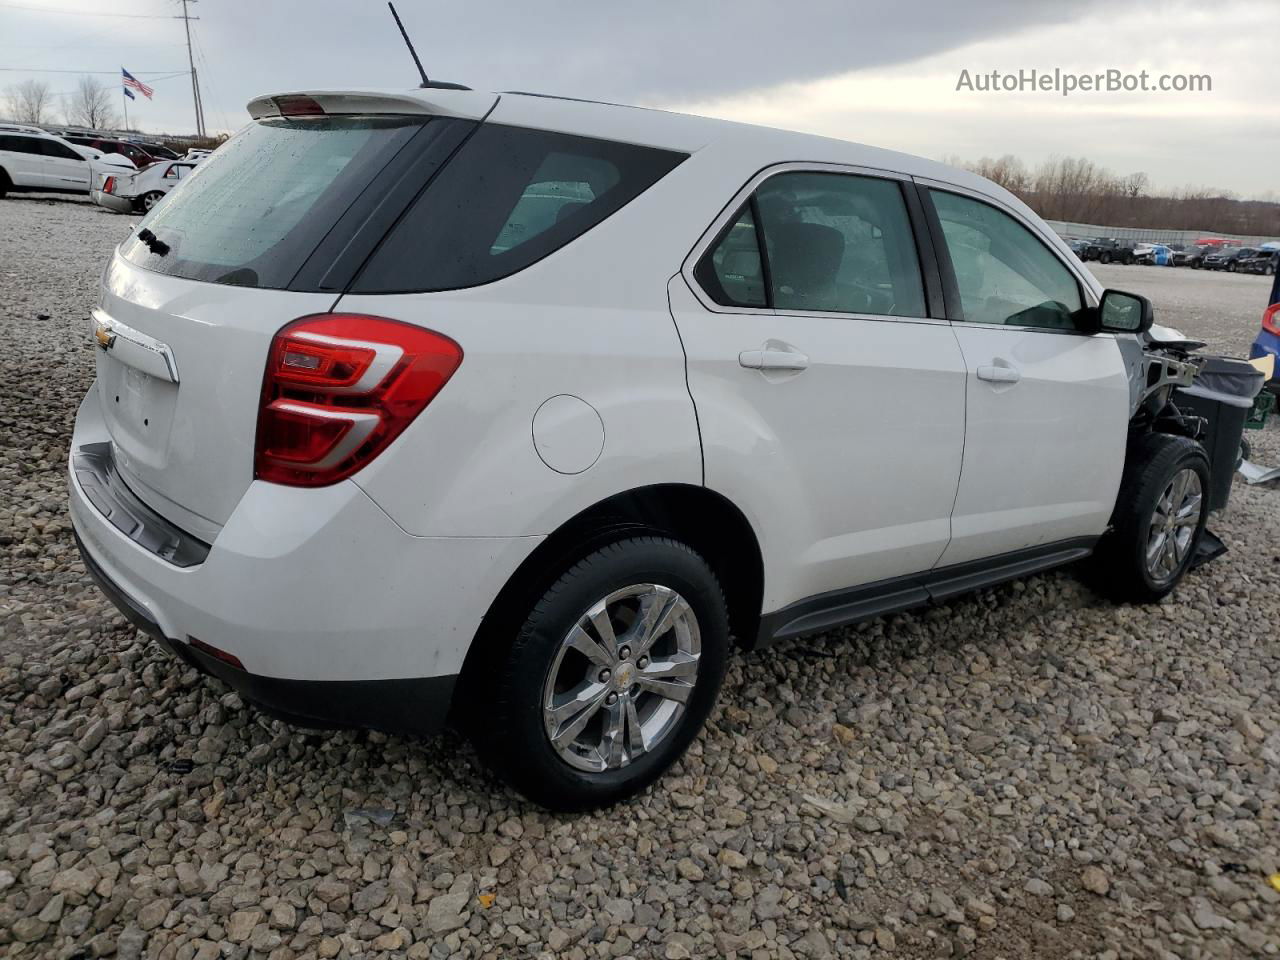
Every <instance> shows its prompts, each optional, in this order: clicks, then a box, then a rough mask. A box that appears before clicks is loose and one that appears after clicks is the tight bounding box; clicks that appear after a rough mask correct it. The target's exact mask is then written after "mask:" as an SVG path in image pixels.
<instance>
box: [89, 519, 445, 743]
mask: <svg viewBox="0 0 1280 960" xmlns="http://www.w3.org/2000/svg"><path fill="white" fill-rule="evenodd" d="M76 546H77V547H79V549H80V557H81V559H82V560H84V566H85V569H86V570H88V571H89V575H90V576H91V577H93V579H94V581H95V582H96V583H97V584H98V587H99V588H100V589H101V590H102V592H103V593H104V594H106V596H107V599H109V600H110V601H111V602H112V603H113V604H115V606H116V609H118V610H119V611H120V612H121V613H122V614H123V615H124V616H125V617H126V618H127V619H128V620H129V621H130V622H131V623H133V625H134V626H136V627H137V628H138V629H140V630H142V631H143V632H145V633H147V634H149V635H150V636H151V637H152V639H154V640H155V641H156V642H157V643H159V644H160V646H162V647H164V648H165V649H166V650H167V651H168V652H169V653H171V654H172V655H173V656H175V657H177V658H178V659H179V660H182V661H184V662H185V663H187V664H188V665H190V666H192V667H195V668H196V669H197V670H199V671H200V672H201V673H203V674H205V675H206V676H210V677H216V678H217V679H219V680H221V681H222V682H223V683H225V684H227V686H229V687H231V688H232V689H233V690H235V691H236V692H237V693H239V694H240V695H241V696H242V697H244V698H245V699H246V700H247V701H249V702H250V703H252V704H254V705H255V706H257V707H259V708H261V709H262V710H264V711H265V712H267V713H269V714H271V715H272V716H275V717H279V718H280V719H281V720H285V721H287V722H289V723H293V724H297V725H298V726H303V727H320V728H327V729H335V728H336V729H341V728H347V727H356V728H369V729H372V730H385V731H387V732H389V733H409V734H419V735H422V736H428V735H430V734H433V733H438V732H439V731H440V730H441V729H443V727H444V725H445V722H446V721H447V720H448V716H449V708H450V705H451V704H452V702H453V688H454V686H455V684H456V683H457V679H458V678H457V676H456V675H450V676H442V677H421V678H417V679H403V680H285V679H280V678H278V677H263V676H259V675H257V674H253V673H249V672H248V671H247V670H240V669H237V668H236V667H235V666H234V665H232V664H230V663H226V662H224V661H222V660H219V659H218V658H216V657H214V656H211V655H210V654H208V653H205V652H204V651H203V650H200V649H197V648H196V647H194V646H192V645H191V644H190V643H185V642H183V641H181V640H173V639H170V638H169V637H166V636H165V635H164V631H163V630H161V629H160V625H159V624H158V623H156V622H155V621H154V620H152V619H150V616H149V615H148V613H147V611H146V610H145V609H143V608H142V607H141V606H140V605H139V604H138V603H137V602H135V601H134V600H133V599H132V598H130V597H129V596H128V595H127V594H125V593H124V592H123V591H122V590H121V589H120V588H119V587H118V586H116V584H115V583H114V582H113V581H112V580H111V578H110V577H108V576H107V574H106V573H105V572H104V571H103V569H102V568H101V567H100V566H98V564H97V562H96V561H95V560H94V559H93V555H92V554H90V553H89V551H88V550H87V549H85V546H84V542H83V541H82V540H81V539H80V535H79V534H78V533H77V534H76Z"/></svg>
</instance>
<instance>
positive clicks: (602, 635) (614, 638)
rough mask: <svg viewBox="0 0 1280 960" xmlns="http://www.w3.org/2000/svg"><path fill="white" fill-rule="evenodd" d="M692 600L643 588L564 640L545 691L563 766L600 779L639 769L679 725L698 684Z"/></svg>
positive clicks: (608, 604)
mask: <svg viewBox="0 0 1280 960" xmlns="http://www.w3.org/2000/svg"><path fill="white" fill-rule="evenodd" d="M700 656H701V637H700V634H699V630H698V621H697V617H696V616H695V615H694V613H693V609H692V608H691V607H690V606H689V603H688V601H686V600H685V599H684V597H682V596H681V595H680V594H679V593H677V592H676V591H675V590H672V589H671V588H670V587H666V586H663V585H662V584H657V583H638V584H632V585H630V586H626V587H623V588H621V589H619V590H615V591H613V592H612V593H610V594H609V595H608V596H606V597H603V598H602V599H600V600H597V601H596V602H595V603H594V604H592V605H591V607H589V608H588V609H587V611H586V613H584V614H583V615H582V616H581V617H580V618H579V619H578V622H577V623H576V624H575V625H574V626H573V628H572V629H571V630H570V631H569V632H568V634H566V635H565V637H564V639H563V640H562V641H561V642H560V645H559V647H558V648H557V650H556V654H555V657H554V659H553V660H552V663H551V667H550V669H549V670H548V671H547V678H546V681H545V683H544V685H543V710H542V715H543V728H544V730H545V731H546V736H547V739H548V741H550V743H551V746H552V747H553V748H554V749H555V751H556V753H557V754H558V755H559V756H560V758H561V759H562V760H564V762H565V763H567V764H569V765H570V766H572V767H574V768H576V769H578V770H584V771H588V772H591V773H601V772H603V771H606V770H613V769H618V768H621V767H624V766H626V765H628V764H630V763H634V762H635V761H636V760H638V759H640V758H641V757H642V756H644V755H645V754H646V753H648V752H650V751H651V750H653V749H654V747H656V746H657V745H658V744H659V743H660V742H661V741H663V740H664V739H665V738H666V737H667V736H669V735H670V734H671V732H672V731H673V730H674V729H675V728H676V727H677V726H678V724H679V722H680V719H681V717H682V716H683V715H684V712H685V707H686V704H687V703H688V702H689V698H690V696H691V695H692V694H693V690H694V686H695V685H696V684H697V680H698V661H699V658H700Z"/></svg>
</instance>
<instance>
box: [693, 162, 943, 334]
mask: <svg viewBox="0 0 1280 960" xmlns="http://www.w3.org/2000/svg"><path fill="white" fill-rule="evenodd" d="M784 173H839V174H845V175H848V176H859V177H872V178H875V179H877V180H896V181H898V183H900V184H906V185H910V184H911V183H912V177H911V175H910V174H906V173H902V172H900V171H897V170H885V169H881V168H879V167H863V166H856V165H853V164H844V163H825V162H821V161H816V160H815V161H804V160H790V161H786V162H784V163H775V164H770V165H769V166H767V167H764V168H763V169H761V170H759V171H757V172H756V174H755V175H754V176H752V177H751V179H750V180H748V181H747V182H746V184H745V185H743V186H742V187H741V188H740V189H739V190H738V192H737V193H735V194H734V195H733V197H732V198H730V200H729V202H728V203H726V204H725V207H724V209H723V210H721V211H720V213H719V214H718V215H717V216H716V218H715V220H713V221H712V222H711V225H710V226H709V227H707V229H706V230H704V231H703V233H702V235H701V236H700V237H699V238H698V241H697V243H695V244H694V246H693V249H692V250H690V251H689V253H688V255H686V256H685V258H684V262H683V263H682V264H681V265H680V274H681V276H682V277H684V282H685V284H686V285H687V286H688V287H689V290H690V292H692V293H693V295H694V297H696V298H697V300H698V302H699V303H701V304H702V306H703V307H704V308H706V309H707V310H709V311H710V312H712V313H721V314H746V315H751V314H756V315H762V316H774V317H823V318H825V317H830V318H834V319H842V320H878V321H891V322H896V323H927V324H933V325H944V324H946V323H948V321H947V319H946V318H945V317H895V316H890V315H888V314H880V313H843V312H839V311H835V310H777V309H774V308H772V307H729V306H725V305H724V304H721V303H716V302H715V301H714V300H712V299H711V297H709V296H708V295H707V292H706V291H705V290H703V289H702V285H701V284H699V283H698V280H697V278H696V277H695V276H694V273H693V270H694V267H696V266H697V265H698V261H699V260H701V259H702V257H703V254H705V253H706V252H707V250H708V249H709V248H710V247H711V244H713V243H714V242H715V240H716V238H717V237H719V236H720V231H721V230H723V229H724V228H725V226H727V225H728V223H729V221H730V220H731V219H732V218H733V217H734V215H735V214H737V212H738V211H739V210H740V209H742V205H743V204H744V203H746V201H747V200H748V198H750V196H751V195H752V194H753V193H755V191H756V189H757V188H759V186H760V184H762V183H764V182H765V181H766V180H768V179H770V178H771V177H775V176H778V175H779V174H784ZM906 206H907V204H906V200H905V198H904V200H903V208H904V212H906V213H908V217H907V226H908V227H909V228H911V230H912V239H913V240H914V241H918V240H919V238H917V237H916V236H915V225H914V224H912V223H911V219H910V214H909V211H908V210H907V209H906ZM757 229H758V227H757ZM924 239H925V240H926V241H927V240H928V238H927V237H926V238H924ZM924 270H925V267H924V264H920V287H921V296H922V297H924V296H925V293H926V291H927V290H928V283H927V281H926V279H925V276H924Z"/></svg>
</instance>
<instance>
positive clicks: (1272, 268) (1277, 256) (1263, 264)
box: [1236, 250, 1280, 277]
mask: <svg viewBox="0 0 1280 960" xmlns="http://www.w3.org/2000/svg"><path fill="white" fill-rule="evenodd" d="M1277 265H1280V250H1255V251H1254V252H1253V253H1252V254H1251V255H1250V256H1247V257H1240V258H1239V259H1237V260H1236V269H1237V270H1239V271H1240V272H1241V273H1260V274H1262V275H1263V276H1265V277H1274V276H1275V275H1276V266H1277Z"/></svg>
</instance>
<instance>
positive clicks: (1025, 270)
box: [924, 188, 1129, 566]
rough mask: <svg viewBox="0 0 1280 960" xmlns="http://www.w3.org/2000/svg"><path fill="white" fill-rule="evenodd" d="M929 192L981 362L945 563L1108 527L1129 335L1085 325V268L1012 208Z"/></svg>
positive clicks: (960, 309) (945, 262) (975, 367)
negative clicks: (1123, 349)
mask: <svg viewBox="0 0 1280 960" xmlns="http://www.w3.org/2000/svg"><path fill="white" fill-rule="evenodd" d="M924 199H925V200H926V202H928V203H931V204H932V208H933V211H934V212H936V216H937V220H936V221H935V223H936V224H937V225H938V226H939V227H940V232H941V234H942V247H943V249H941V250H940V251H939V261H940V264H941V266H942V269H943V271H944V279H948V280H952V281H953V283H954V286H953V287H952V288H951V289H952V291H953V296H952V299H953V300H954V301H957V302H956V303H955V304H954V305H953V309H954V310H955V321H956V322H955V323H954V324H953V328H954V330H955V334H956V336H957V337H958V339H959V342H960V347H961V349H962V350H963V352H964V359H965V364H966V368H967V371H968V382H967V387H966V397H967V410H968V413H967V426H966V430H965V446H964V468H963V470H962V471H961V475H960V489H959V492H958V494H957V496H956V502H955V511H954V513H953V515H952V518H951V543H950V545H949V546H948V547H947V550H946V553H944V554H943V557H942V561H941V565H942V566H949V565H952V564H957V563H965V562H967V561H970V560H978V559H983V558H988V557H994V556H998V555H1000V554H1006V553H1012V552H1015V551H1018V550H1023V549H1028V548H1033V547H1040V546H1043V545H1046V544H1051V543H1057V542H1061V541H1067V540H1072V539H1075V538H1082V537H1096V536H1098V535H1099V534H1101V533H1102V532H1103V531H1104V530H1105V528H1106V525H1107V522H1108V519H1109V518H1110V516H1111V510H1112V508H1113V507H1114V506H1115V498H1116V492H1117V490H1118V489H1119V485H1120V474H1121V471H1122V469H1123V467H1124V451H1125V438H1126V436H1127V430H1128V419H1129V379H1128V375H1127V373H1126V371H1125V365H1124V362H1123V358H1122V357H1121V353H1120V348H1119V345H1118V344H1117V343H1116V340H1115V337H1114V336H1112V335H1111V334H1102V333H1100V334H1090V333H1088V332H1086V331H1085V329H1084V327H1085V326H1086V323H1085V322H1084V319H1083V317H1082V316H1081V313H1080V311H1081V308H1083V307H1085V306H1086V303H1087V302H1086V299H1085V293H1084V288H1083V286H1082V284H1081V282H1080V279H1079V277H1078V276H1077V275H1076V273H1075V271H1074V270H1073V269H1072V267H1071V266H1069V264H1068V261H1067V260H1066V259H1065V258H1060V257H1059V256H1058V255H1057V253H1055V252H1054V251H1053V250H1052V249H1051V248H1050V247H1049V245H1048V244H1046V243H1045V242H1044V240H1043V239H1042V238H1041V237H1039V236H1037V234H1036V232H1035V231H1034V230H1033V229H1032V228H1031V227H1030V226H1029V225H1028V224H1026V223H1025V222H1023V221H1022V220H1021V219H1020V218H1018V217H1015V216H1014V214H1013V212H1012V211H1008V210H1005V209H1001V208H998V207H996V206H995V205H993V204H992V203H990V202H989V201H987V200H984V199H981V198H979V197H978V196H977V195H976V194H967V193H963V192H959V191H957V190H956V189H955V188H946V189H930V190H927V191H925V193H924Z"/></svg>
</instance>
